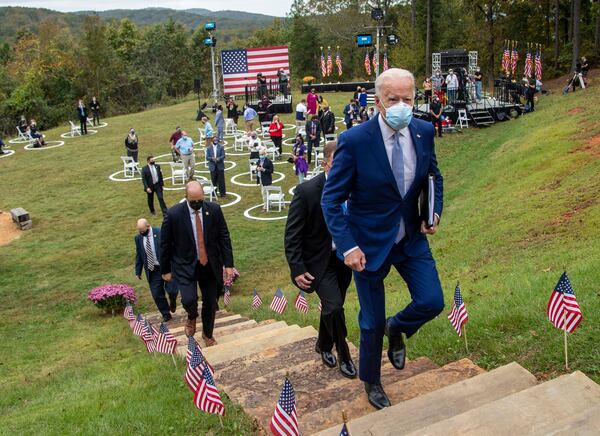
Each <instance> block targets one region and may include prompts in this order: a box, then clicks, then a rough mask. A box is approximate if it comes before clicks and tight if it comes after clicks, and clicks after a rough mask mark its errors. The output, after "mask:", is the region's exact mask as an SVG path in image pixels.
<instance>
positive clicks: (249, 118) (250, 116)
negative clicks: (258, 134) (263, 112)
mask: <svg viewBox="0 0 600 436" xmlns="http://www.w3.org/2000/svg"><path fill="white" fill-rule="evenodd" d="M257 116H258V114H257V113H256V111H255V110H254V109H253V108H252V106H250V105H249V104H248V102H246V108H245V109H244V122H245V123H246V133H250V132H252V131H253V130H254V121H255V119H256V117H257Z"/></svg>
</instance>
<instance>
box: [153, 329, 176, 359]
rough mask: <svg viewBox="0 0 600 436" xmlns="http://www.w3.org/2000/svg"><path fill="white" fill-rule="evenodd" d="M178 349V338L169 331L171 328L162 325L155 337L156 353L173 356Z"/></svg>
mask: <svg viewBox="0 0 600 436" xmlns="http://www.w3.org/2000/svg"><path fill="white" fill-rule="evenodd" d="M176 348H177V338H175V336H173V333H171V332H170V331H169V328H168V327H167V326H166V325H165V324H164V323H162V322H161V323H160V327H159V328H158V332H157V333H156V335H155V336H154V351H156V352H158V353H164V354H173V353H175V349H176Z"/></svg>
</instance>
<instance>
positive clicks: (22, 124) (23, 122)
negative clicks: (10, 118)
mask: <svg viewBox="0 0 600 436" xmlns="http://www.w3.org/2000/svg"><path fill="white" fill-rule="evenodd" d="M17 128H18V129H19V132H21V133H22V134H23V135H25V133H27V129H28V128H29V123H28V122H27V119H26V118H25V115H21V118H19V123H18V124H17Z"/></svg>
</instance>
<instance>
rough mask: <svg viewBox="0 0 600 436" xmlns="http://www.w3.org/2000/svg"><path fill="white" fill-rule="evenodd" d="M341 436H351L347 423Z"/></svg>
mask: <svg viewBox="0 0 600 436" xmlns="http://www.w3.org/2000/svg"><path fill="white" fill-rule="evenodd" d="M340 436H350V433H349V432H348V426H347V425H346V423H344V425H343V426H342V431H341V432H340Z"/></svg>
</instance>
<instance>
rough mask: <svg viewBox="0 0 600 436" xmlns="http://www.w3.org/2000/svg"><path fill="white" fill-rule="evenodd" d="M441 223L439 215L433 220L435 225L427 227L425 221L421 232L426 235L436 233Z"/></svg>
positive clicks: (422, 223)
mask: <svg viewBox="0 0 600 436" xmlns="http://www.w3.org/2000/svg"><path fill="white" fill-rule="evenodd" d="M439 223H440V219H439V218H438V216H437V215H436V216H435V218H434V220H433V227H427V223H426V222H425V221H423V222H421V233H423V234H424V235H435V232H437V227H438V224H439Z"/></svg>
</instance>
